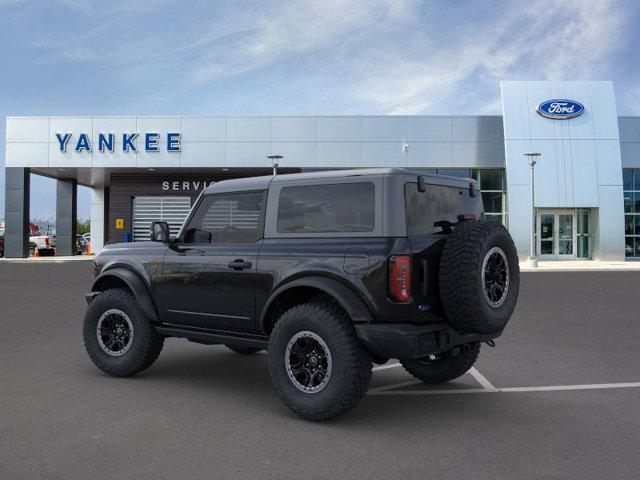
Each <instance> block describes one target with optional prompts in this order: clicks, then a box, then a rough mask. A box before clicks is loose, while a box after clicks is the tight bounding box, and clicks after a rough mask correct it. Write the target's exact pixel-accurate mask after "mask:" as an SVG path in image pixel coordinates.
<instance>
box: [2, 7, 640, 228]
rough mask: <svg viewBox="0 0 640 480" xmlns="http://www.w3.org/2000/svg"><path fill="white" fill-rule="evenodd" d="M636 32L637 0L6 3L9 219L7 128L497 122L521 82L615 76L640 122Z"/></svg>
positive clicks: (42, 190) (45, 196) (42, 212)
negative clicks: (445, 119) (316, 118)
mask: <svg viewBox="0 0 640 480" xmlns="http://www.w3.org/2000/svg"><path fill="white" fill-rule="evenodd" d="M639 26H640V2H638V1H635V0H620V1H616V0H611V1H604V0H556V1H550V0H527V1H524V2H521V1H513V0H512V1H504V2H500V1H491V0H482V1H457V2H451V1H447V0H442V1H413V0H353V1H339V0H323V1H274V2H264V1H220V2H214V1H198V0H191V1H189V2H186V1H170V0H128V1H126V2H125V1H122V2H120V1H108V2H106V1H104V0H99V1H90V0H43V1H39V0H31V1H18V0H0V46H1V48H0V120H1V121H0V155H1V157H0V167H1V168H0V192H2V195H0V218H2V217H3V216H4V155H5V148H4V140H5V117H6V116H12V115H46V116H48V115H208V114H211V115H246V114H254V115H261V114H267V115H268V114H273V115H278V114H302V115H313V114H318V115H320V114H322V115H326V114H357V115H360V114H447V115H449V114H467V115H480V114H500V85H499V84H500V81H501V80H525V79H526V80H547V79H551V80H612V81H613V82H614V86H615V90H616V99H617V107H618V114H619V115H640V54H639V53H638V51H639V50H640V27H639ZM89 198H90V196H89V191H88V190H87V189H85V188H80V189H79V193H78V215H79V217H81V218H87V217H88V216H89ZM31 216H32V218H52V217H54V216H55V183H54V181H53V180H50V179H44V178H42V177H38V176H36V175H32V196H31Z"/></svg>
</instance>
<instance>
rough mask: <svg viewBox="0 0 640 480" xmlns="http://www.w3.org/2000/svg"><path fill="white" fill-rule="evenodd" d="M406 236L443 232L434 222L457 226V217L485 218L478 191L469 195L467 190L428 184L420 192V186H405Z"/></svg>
mask: <svg viewBox="0 0 640 480" xmlns="http://www.w3.org/2000/svg"><path fill="white" fill-rule="evenodd" d="M404 200H405V211H406V217H407V235H426V234H430V233H438V232H440V231H442V229H441V228H440V227H435V226H434V223H437V222H442V221H448V222H451V223H456V222H457V221H458V215H463V214H467V213H472V214H474V215H475V216H476V218H480V217H481V215H482V202H481V199H480V195H479V192H478V194H477V195H476V196H475V197H470V196H469V190H468V189H466V188H454V187H444V186H441V185H429V184H428V185H427V186H426V191H425V192H419V191H418V184H417V183H407V184H405V187H404Z"/></svg>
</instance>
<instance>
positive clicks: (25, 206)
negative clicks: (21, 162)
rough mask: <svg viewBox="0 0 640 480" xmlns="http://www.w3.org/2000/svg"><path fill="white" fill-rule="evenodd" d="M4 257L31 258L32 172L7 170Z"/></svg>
mask: <svg viewBox="0 0 640 480" xmlns="http://www.w3.org/2000/svg"><path fill="white" fill-rule="evenodd" d="M5 182H6V186H5V231H4V255H5V257H7V258H24V257H28V256H29V195H30V193H31V192H30V187H31V170H30V169H28V168H18V167H7V168H5Z"/></svg>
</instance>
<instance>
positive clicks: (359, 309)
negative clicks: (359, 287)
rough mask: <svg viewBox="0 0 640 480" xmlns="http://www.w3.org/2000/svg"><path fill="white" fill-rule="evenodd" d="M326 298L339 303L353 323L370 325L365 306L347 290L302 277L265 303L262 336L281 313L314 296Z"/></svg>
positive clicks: (327, 281)
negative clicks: (324, 296)
mask: <svg viewBox="0 0 640 480" xmlns="http://www.w3.org/2000/svg"><path fill="white" fill-rule="evenodd" d="M320 295H326V296H329V297H331V298H332V299H333V300H334V301H335V302H336V303H338V304H339V305H340V306H341V307H342V308H343V309H344V310H345V311H346V312H347V314H348V315H349V317H350V318H351V320H352V321H353V322H354V323H364V322H371V321H373V317H372V316H371V313H370V312H369V310H368V309H367V307H366V305H365V304H364V302H363V301H362V300H361V299H360V297H358V295H357V294H356V293H355V292H354V291H353V290H352V289H351V288H349V287H348V286H346V285H344V284H342V283H340V282H338V281H336V280H333V279H330V278H325V277H303V278H298V279H296V280H293V281H291V282H288V283H286V284H285V285H282V286H280V287H278V288H277V289H276V290H275V291H274V292H273V293H272V294H271V296H270V297H269V299H268V300H267V302H266V303H265V305H264V307H263V309H262V312H261V314H260V318H259V322H260V323H259V329H260V331H261V333H263V334H265V335H270V334H271V330H272V329H273V326H274V325H275V322H276V321H277V319H278V317H279V316H280V314H281V313H283V312H284V311H285V310H287V309H289V308H291V307H292V306H294V305H299V304H301V303H304V302H306V301H308V300H310V299H311V298H314V297H316V296H320Z"/></svg>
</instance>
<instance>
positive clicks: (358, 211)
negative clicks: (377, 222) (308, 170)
mask: <svg viewBox="0 0 640 480" xmlns="http://www.w3.org/2000/svg"><path fill="white" fill-rule="evenodd" d="M374 219H375V187H374V185H373V183H371V182H355V183H338V184H334V185H308V186H299V187H285V188H283V189H282V190H281V192H280V199H279V201H278V227H277V229H278V233H329V232H331V233H333V232H371V231H373V228H374Z"/></svg>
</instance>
